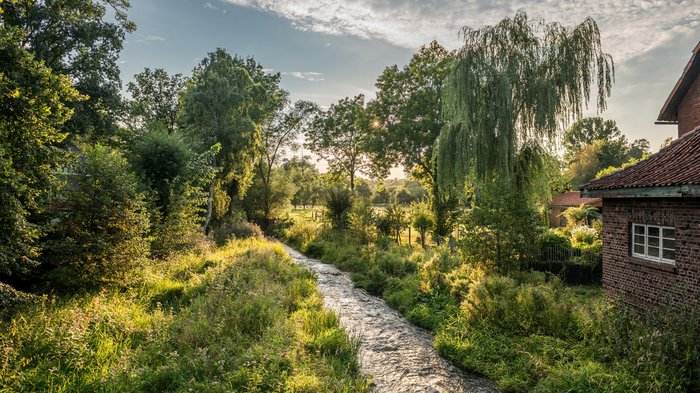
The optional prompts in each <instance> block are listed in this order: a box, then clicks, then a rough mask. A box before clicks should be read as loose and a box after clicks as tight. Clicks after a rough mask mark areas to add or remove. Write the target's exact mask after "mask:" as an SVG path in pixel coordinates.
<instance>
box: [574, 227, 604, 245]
mask: <svg viewBox="0 0 700 393" xmlns="http://www.w3.org/2000/svg"><path fill="white" fill-rule="evenodd" d="M599 241H600V236H599V235H598V233H597V232H596V230H595V229H593V228H591V227H589V226H586V225H581V226H578V227H575V228H573V229H572V230H571V244H572V246H573V247H576V248H580V247H586V246H591V245H593V244H595V243H596V242H599Z"/></svg>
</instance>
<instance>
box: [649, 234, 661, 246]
mask: <svg viewBox="0 0 700 393" xmlns="http://www.w3.org/2000/svg"><path fill="white" fill-rule="evenodd" d="M648 242H649V245H650V246H653V247H658V246H659V238H658V237H653V236H649V240H648Z"/></svg>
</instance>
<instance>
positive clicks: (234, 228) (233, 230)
mask: <svg viewBox="0 0 700 393" xmlns="http://www.w3.org/2000/svg"><path fill="white" fill-rule="evenodd" d="M263 236H264V234H263V231H262V229H260V227H259V226H257V225H256V224H253V223H252V222H248V221H244V220H228V221H224V222H223V223H221V224H220V225H219V226H217V227H216V228H215V229H214V239H216V243H217V244H219V245H223V244H225V243H226V242H227V241H229V240H231V239H248V238H261V237H263Z"/></svg>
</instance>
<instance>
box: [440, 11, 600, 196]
mask: <svg viewBox="0 0 700 393" xmlns="http://www.w3.org/2000/svg"><path fill="white" fill-rule="evenodd" d="M461 36H462V37H463V38H464V46H463V47H462V48H461V49H460V50H459V52H458V55H457V61H456V62H455V66H454V68H453V70H452V72H451V73H450V76H449V78H448V83H447V85H446V88H445V95H444V105H445V106H444V111H445V118H446V120H447V124H446V126H445V128H444V129H443V131H442V132H441V134H440V145H439V150H438V152H437V154H438V170H439V173H440V181H441V183H442V185H443V186H456V185H457V186H458V185H460V184H464V181H465V180H466V179H467V177H468V176H472V177H473V178H474V179H476V180H477V181H492V180H493V179H503V180H504V181H503V182H502V183H503V185H504V186H506V187H515V188H518V189H524V188H527V187H528V186H529V185H530V183H531V182H532V181H533V180H535V179H537V176H533V175H534V174H535V172H536V171H538V170H540V169H541V168H542V157H543V156H544V153H545V152H546V150H547V149H545V148H544V147H545V146H546V145H547V144H548V143H550V142H552V141H554V140H556V138H557V137H559V136H560V135H561V132H562V130H561V124H562V123H564V124H566V123H568V122H570V121H572V120H575V119H578V118H580V117H581V116H582V114H583V111H584V108H585V107H586V106H587V105H588V103H589V101H590V95H591V90H592V88H593V87H595V88H596V89H597V99H596V104H597V108H598V110H603V109H605V107H606V102H607V98H608V97H609V95H610V91H611V88H612V82H613V78H614V66H613V61H612V58H611V56H610V55H609V54H607V53H605V52H603V50H602V47H601V43H600V32H599V30H598V26H597V25H596V23H595V21H593V20H592V19H590V18H588V19H586V20H585V21H584V22H583V23H581V24H579V25H577V26H574V27H565V26H562V25H561V24H559V23H545V22H544V21H542V20H529V19H528V18H527V15H526V14H525V13H524V12H518V13H517V14H516V15H515V17H514V18H506V19H504V20H503V21H501V22H499V23H498V24H496V25H494V26H485V27H482V28H480V29H472V28H469V27H465V28H463V29H462V31H461Z"/></svg>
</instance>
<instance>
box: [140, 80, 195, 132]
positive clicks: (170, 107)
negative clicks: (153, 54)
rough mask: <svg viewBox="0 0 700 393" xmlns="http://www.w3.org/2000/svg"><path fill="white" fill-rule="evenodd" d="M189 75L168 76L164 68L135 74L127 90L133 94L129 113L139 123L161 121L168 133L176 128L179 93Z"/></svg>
mask: <svg viewBox="0 0 700 393" xmlns="http://www.w3.org/2000/svg"><path fill="white" fill-rule="evenodd" d="M186 81H187V78H185V77H183V76H182V74H175V75H172V76H171V75H168V73H167V72H166V71H165V70H164V69H162V68H156V69H155V70H151V69H150V68H145V69H144V70H143V72H141V73H138V74H136V75H134V81H133V82H129V84H128V85H127V88H126V90H127V91H128V92H129V94H131V98H132V101H131V102H130V103H129V106H130V108H129V112H130V115H131V117H132V119H133V120H134V121H135V122H136V123H137V124H136V125H137V126H138V125H148V124H153V123H160V124H162V125H163V126H164V127H165V128H166V129H167V130H168V132H173V131H174V130H175V125H176V124H175V121H176V119H177V112H178V110H179V109H180V103H179V98H180V97H179V96H180V93H181V91H182V90H183V89H184V87H185V82H186Z"/></svg>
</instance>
